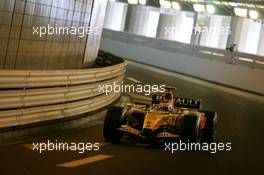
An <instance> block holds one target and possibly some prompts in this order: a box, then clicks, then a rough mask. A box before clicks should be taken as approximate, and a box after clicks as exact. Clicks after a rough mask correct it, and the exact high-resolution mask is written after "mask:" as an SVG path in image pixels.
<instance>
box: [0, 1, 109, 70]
mask: <svg viewBox="0 0 264 175" xmlns="http://www.w3.org/2000/svg"><path fill="white" fill-rule="evenodd" d="M99 2H100V3H99ZM103 3H104V4H103ZM106 3H107V0H100V1H94V0H30V1H29V0H27V1H26V0H0V69H66V68H80V67H83V63H84V62H86V61H88V62H90V61H94V59H95V58H96V56H95V55H97V52H98V47H99V45H100V43H99V42H97V43H95V42H94V41H96V39H97V41H100V38H98V37H97V36H92V37H91V36H90V35H89V38H88V35H84V36H82V37H80V36H79V35H76V34H54V35H43V36H42V37H40V36H39V35H37V34H36V33H35V34H34V32H33V31H34V30H33V27H35V28H36V27H47V26H48V25H50V26H52V27H55V26H57V27H68V28H70V27H71V26H74V27H76V28H77V27H89V26H95V25H97V24H98V20H96V17H97V16H98V13H99V14H100V13H102V12H103V11H104V7H103V6H104V5H105V6H106ZM97 4H99V5H98V6H97ZM95 7H96V9H95ZM93 17H94V18H95V20H92V21H91V19H93ZM101 23H103V19H102V22H101ZM101 29H102V28H101ZM99 37H100V36H99ZM87 41H91V42H89V43H88V44H91V43H93V45H92V47H93V48H96V49H97V50H96V49H95V50H92V51H89V53H95V54H93V55H92V57H91V54H88V56H87V52H86V50H87V49H90V48H88V47H86V46H87ZM96 44H97V45H96ZM89 46H90V45H89ZM84 58H85V60H84Z"/></svg>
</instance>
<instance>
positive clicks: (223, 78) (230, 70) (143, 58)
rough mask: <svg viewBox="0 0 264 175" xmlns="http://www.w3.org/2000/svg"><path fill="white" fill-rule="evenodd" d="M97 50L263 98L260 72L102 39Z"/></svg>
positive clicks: (263, 80)
mask: <svg viewBox="0 0 264 175" xmlns="http://www.w3.org/2000/svg"><path fill="white" fill-rule="evenodd" d="M101 49H102V50H104V51H106V52H110V53H112V54H114V55H117V56H120V57H125V58H129V59H131V60H135V61H138V62H141V63H146V64H150V65H154V66H157V67H161V68H165V69H168V70H172V71H175V72H179V73H183V74H187V75H191V76H194V77H198V78H202V79H205V80H209V81H212V82H216V83H220V84H224V85H228V86H232V87H236V88H239V89H243V90H247V91H252V92H256V93H260V94H264V83H261V82H264V76H263V75H264V71H263V70H260V69H252V68H250V67H245V66H243V65H234V64H227V63H225V62H220V61H217V60H210V59H205V58H199V57H196V56H195V55H185V54H180V53H173V52H168V51H163V50H159V49H155V48H151V47H144V46H139V45H135V44H130V43H125V42H120V41H115V40H112V39H111V38H104V37H103V38H102V42H101Z"/></svg>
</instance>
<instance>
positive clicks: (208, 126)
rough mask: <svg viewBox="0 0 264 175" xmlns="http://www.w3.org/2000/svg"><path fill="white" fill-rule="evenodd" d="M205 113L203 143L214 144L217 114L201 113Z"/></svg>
mask: <svg viewBox="0 0 264 175" xmlns="http://www.w3.org/2000/svg"><path fill="white" fill-rule="evenodd" d="M201 112H203V113H205V117H206V123H205V127H204V129H203V131H202V135H201V142H204V143H212V142H213V141H214V140H215V133H216V125H217V113H216V112H211V111H201Z"/></svg>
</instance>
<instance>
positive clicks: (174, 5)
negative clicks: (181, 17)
mask: <svg viewBox="0 0 264 175" xmlns="http://www.w3.org/2000/svg"><path fill="white" fill-rule="evenodd" d="M171 5H172V8H173V9H175V10H180V9H181V6H180V4H179V3H178V2H172V3H171Z"/></svg>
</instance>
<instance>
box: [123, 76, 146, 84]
mask: <svg viewBox="0 0 264 175" xmlns="http://www.w3.org/2000/svg"><path fill="white" fill-rule="evenodd" d="M126 79H128V80H131V81H133V82H135V83H142V82H141V81H139V80H137V79H135V78H133V77H126Z"/></svg>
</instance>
